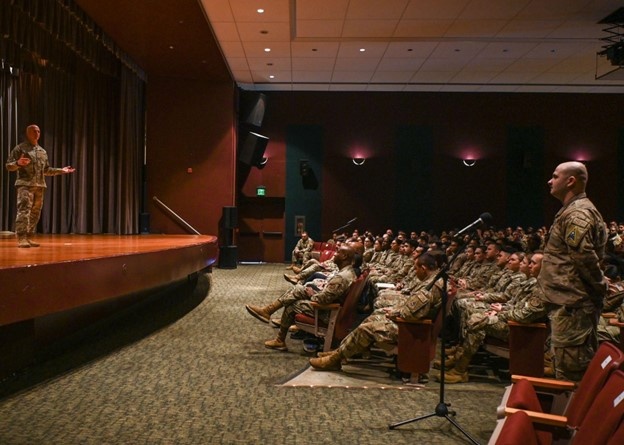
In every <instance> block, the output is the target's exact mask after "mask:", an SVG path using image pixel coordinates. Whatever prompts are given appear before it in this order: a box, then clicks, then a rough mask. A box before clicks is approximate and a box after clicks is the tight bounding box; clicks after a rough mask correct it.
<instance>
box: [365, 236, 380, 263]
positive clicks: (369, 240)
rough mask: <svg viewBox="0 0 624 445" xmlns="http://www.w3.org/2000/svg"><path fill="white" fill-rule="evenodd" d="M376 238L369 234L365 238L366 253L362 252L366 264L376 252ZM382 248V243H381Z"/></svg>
mask: <svg viewBox="0 0 624 445" xmlns="http://www.w3.org/2000/svg"><path fill="white" fill-rule="evenodd" d="M374 246H375V238H374V237H372V236H370V235H367V236H366V237H365V238H364V253H363V254H362V265H363V266H366V265H367V264H368V263H369V262H370V261H371V260H372V259H373V255H374V253H375V247H374ZM379 247H380V248H381V244H380V245H379Z"/></svg>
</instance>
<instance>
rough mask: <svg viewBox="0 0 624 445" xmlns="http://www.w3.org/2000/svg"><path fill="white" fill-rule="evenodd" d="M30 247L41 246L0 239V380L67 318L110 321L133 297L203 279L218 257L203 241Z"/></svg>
mask: <svg viewBox="0 0 624 445" xmlns="http://www.w3.org/2000/svg"><path fill="white" fill-rule="evenodd" d="M35 240H36V241H37V242H38V243H40V244H41V246H40V247H31V248H18V247H17V240H16V239H15V237H2V238H0V283H1V285H0V286H1V287H0V345H4V346H0V377H1V376H2V368H6V365H7V360H12V357H13V356H14V355H15V354H16V353H17V354H18V355H19V353H20V352H21V351H20V349H23V348H26V349H28V350H30V354H26V355H27V356H29V357H30V356H34V354H35V353H36V349H37V347H38V346H37V345H39V344H41V343H43V342H45V340H46V338H49V337H50V336H52V337H54V336H55V335H54V332H52V331H55V330H56V331H58V329H61V330H66V329H67V327H68V326H70V325H72V322H73V320H72V319H73V318H75V317H74V315H78V314H80V313H85V312H89V314H90V315H89V318H90V319H92V320H96V319H97V318H98V317H96V316H94V315H93V314H94V312H95V313H97V312H100V313H103V314H106V315H110V314H111V311H114V309H115V307H119V308H121V307H127V306H128V305H129V304H132V302H133V298H134V297H133V296H135V295H145V294H146V292H147V291H149V290H151V289H158V288H161V287H163V286H167V285H169V284H171V283H175V282H180V281H181V280H186V279H191V278H192V277H193V276H196V275H197V273H198V272H208V271H209V270H210V268H211V267H212V266H213V265H214V263H215V262H216V260H217V255H218V243H217V237H215V236H210V235H39V236H37V237H36V238H35ZM120 302H122V303H120ZM94 308H96V310H95V311H94ZM103 308H106V309H103ZM111 308H113V309H111ZM83 318H84V317H83ZM82 325H84V323H82V324H81V326H82ZM51 326H53V327H54V328H51ZM57 336H58V335H57ZM24 341H26V343H23V342H24ZM7 343H9V344H10V345H12V346H7ZM20 344H21V346H20ZM7 347H8V348H9V349H7ZM19 361H20V362H22V361H23V360H19ZM11 369H15V366H11ZM5 371H6V369H5Z"/></svg>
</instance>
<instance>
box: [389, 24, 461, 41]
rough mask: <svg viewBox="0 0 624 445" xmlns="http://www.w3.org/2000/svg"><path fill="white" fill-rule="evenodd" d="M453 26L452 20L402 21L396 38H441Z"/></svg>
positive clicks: (396, 32)
mask: <svg viewBox="0 0 624 445" xmlns="http://www.w3.org/2000/svg"><path fill="white" fill-rule="evenodd" d="M452 24H453V21H452V20H401V21H400V22H399V24H398V25H397V29H396V31H395V32H394V37H411V38H414V37H439V36H443V35H444V33H445V32H446V30H447V29H449V28H450V26H451V25H452Z"/></svg>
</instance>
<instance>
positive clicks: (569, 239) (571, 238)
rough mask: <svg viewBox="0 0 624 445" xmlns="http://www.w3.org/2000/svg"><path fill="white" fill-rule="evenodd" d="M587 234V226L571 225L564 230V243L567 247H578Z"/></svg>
mask: <svg viewBox="0 0 624 445" xmlns="http://www.w3.org/2000/svg"><path fill="white" fill-rule="evenodd" d="M586 232H587V226H585V227H581V226H579V225H576V224H571V225H570V226H569V227H568V228H567V230H566V236H565V242H566V244H567V245H568V246H571V247H578V245H579V244H580V243H581V240H582V239H583V237H584V236H585V233H586Z"/></svg>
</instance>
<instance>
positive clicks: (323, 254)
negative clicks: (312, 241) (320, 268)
mask: <svg viewBox="0 0 624 445" xmlns="http://www.w3.org/2000/svg"><path fill="white" fill-rule="evenodd" d="M335 253H336V251H335V250H330V249H326V250H323V251H322V252H321V255H320V256H319V262H321V263H322V262H323V261H327V260H329V259H330V258H332V257H333V256H334V254H335Z"/></svg>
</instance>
